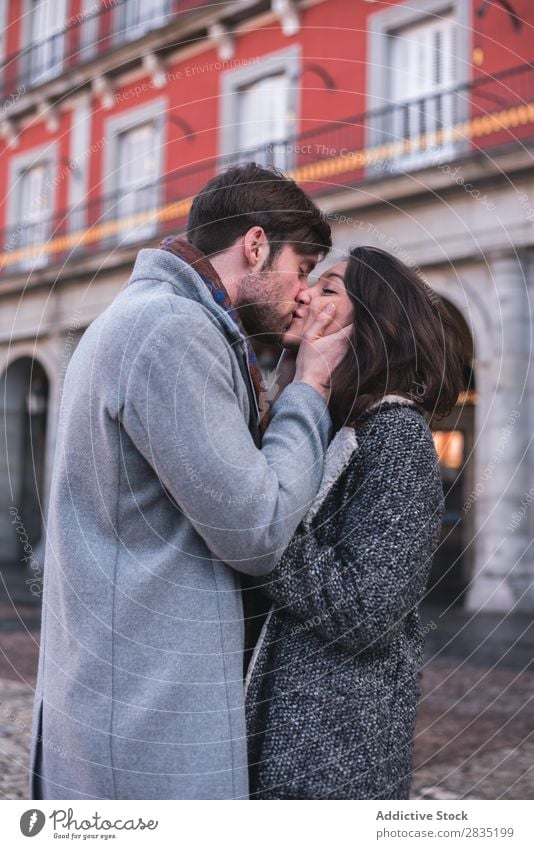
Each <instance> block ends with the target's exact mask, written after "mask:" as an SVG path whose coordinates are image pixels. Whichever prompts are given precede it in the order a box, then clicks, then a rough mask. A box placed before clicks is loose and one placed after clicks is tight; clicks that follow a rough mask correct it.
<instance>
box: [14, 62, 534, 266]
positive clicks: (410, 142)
mask: <svg viewBox="0 0 534 849" xmlns="http://www.w3.org/2000/svg"><path fill="white" fill-rule="evenodd" d="M437 98H446V102H447V103H448V104H449V107H448V111H447V113H446V116H445V112H444V111H443V109H442V111H441V115H442V117H441V118H438V117H437V116H438V115H439V114H440V108H441V107H440V106H439V103H438V102H437V100H436V99H437ZM407 114H409V115H410V116H411V117H410V121H407V120H406V115H407ZM414 116H415V117H414ZM445 117H446V119H445ZM532 140H534V66H532V65H522V66H520V67H518V68H513V69H510V70H508V71H506V72H503V73H502V74H499V75H496V76H492V77H485V78H482V79H480V80H478V81H476V82H473V83H471V84H469V85H464V86H458V87H457V88H454V89H451V90H450V91H447V92H441V93H440V94H439V95H437V94H436V95H431V96H429V97H427V98H425V99H424V100H417V101H410V102H407V103H401V104H392V105H391V106H388V107H387V108H385V109H381V110H378V111H374V112H370V113H364V114H360V115H354V116H351V117H348V118H346V119H345V120H338V121H332V122H330V123H327V124H322V125H321V126H319V127H317V128H315V129H312V130H309V131H307V132H305V133H301V134H300V135H298V136H294V137H292V138H288V139H287V140H285V141H283V142H279V141H278V142H273V143H271V144H266V145H264V146H262V147H261V148H258V149H255V150H246V151H241V152H239V153H236V154H235V155H233V156H231V157H225V158H222V157H214V158H212V159H209V160H207V161H204V162H202V163H200V164H194V165H186V166H183V167H180V168H178V169H175V170H173V171H171V172H170V173H167V174H166V175H165V176H164V177H162V178H161V179H160V180H158V181H152V182H151V183H150V184H147V185H144V186H138V187H137V188H135V190H132V189H130V190H128V189H125V188H124V187H123V188H120V189H117V191H114V192H111V193H108V194H105V195H102V196H100V197H98V198H95V199H93V200H90V201H89V202H87V203H85V204H83V205H78V206H76V207H74V208H72V209H69V210H62V211H58V212H56V213H54V214H53V215H48V216H47V215H45V214H44V212H43V210H42V206H43V204H42V203H41V212H40V213H39V209H38V208H37V209H35V210H31V209H26V210H24V211H21V212H22V213H23V214H22V215H21V218H20V221H19V223H18V224H17V226H16V227H13V228H11V229H10V230H7V231H4V233H3V234H0V239H1V242H0V248H1V249H2V250H3V252H2V253H0V273H1V274H2V276H6V275H7V274H12V273H14V272H15V273H17V272H25V273H28V272H29V271H31V270H36V269H38V268H42V267H43V266H45V265H49V264H50V265H52V264H55V263H59V262H61V263H64V262H65V261H66V260H69V259H70V258H71V257H83V256H84V255H89V254H92V253H94V252H95V251H106V250H114V251H115V250H116V249H117V248H118V247H120V246H131V245H133V244H138V245H142V244H154V240H157V238H158V237H159V236H161V235H164V234H166V233H168V232H170V231H178V230H180V229H182V228H183V226H184V223H185V220H186V217H187V213H188V211H189V207H190V203H191V199H192V197H193V196H194V195H195V194H196V192H197V191H198V190H199V189H200V188H201V187H202V186H203V185H204V184H205V183H206V182H207V180H208V179H210V177H212V176H213V175H214V174H215V173H217V171H219V170H221V169H222V168H225V167H226V166H228V165H229V164H232V163H235V162H238V161H242V160H250V159H254V160H256V161H258V162H260V163H263V164H266V165H271V164H275V165H277V166H278V167H281V168H283V169H284V170H286V171H287V172H288V173H289V174H290V175H291V176H292V177H293V178H294V179H295V180H297V181H298V182H299V183H301V184H302V185H303V186H304V188H305V189H306V191H307V192H308V193H310V194H311V195H315V196H321V195H325V194H326V193H329V192H332V191H336V190H339V189H340V188H346V187H350V186H357V185H358V184H360V183H362V182H364V181H372V180H376V179H383V178H384V176H386V177H389V176H390V175H391V176H392V177H393V178H395V177H398V176H400V175H401V174H402V173H403V172H406V171H413V170H415V169H421V168H429V167H430V168H432V167H434V168H441V166H442V165H443V164H444V163H448V162H451V161H454V159H457V158H458V157H466V156H467V157H468V156H470V155H472V156H479V155H481V154H482V155H486V156H488V155H489V154H490V153H492V152H494V151H495V150H496V149H497V148H507V147H509V146H510V145H512V146H515V147H514V149H516V148H517V149H519V148H521V147H524V146H525V145H526V143H527V142H529V141H532ZM69 176H70V175H69V174H67V176H66V178H67V179H69ZM109 176H110V178H113V177H115V176H116V175H109ZM108 182H109V181H108ZM36 200H37V201H39V200H40V199H36Z"/></svg>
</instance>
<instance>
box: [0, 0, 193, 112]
mask: <svg viewBox="0 0 534 849" xmlns="http://www.w3.org/2000/svg"><path fill="white" fill-rule="evenodd" d="M95 5H96V4H93V5H92V7H91V11H90V13H89V14H84V13H83V12H81V13H79V14H77V15H74V16H72V17H70V18H68V19H67V20H65V21H64V22H63V24H62V25H61V26H58V27H57V31H56V32H50V34H45V35H44V37H43V34H42V33H39V32H37V31H36V30H37V29H38V27H39V20H38V18H37V17H32V15H33V16H35V15H36V11H35V9H34V10H33V11H32V13H31V15H30V17H29V18H28V20H27V30H28V32H27V37H26V41H27V43H26V44H25V45H23V46H22V48H21V50H19V51H17V52H16V53H14V54H12V55H11V56H9V57H8V58H7V59H6V60H5V62H4V64H3V67H2V73H1V76H0V93H1V97H2V98H3V99H4V100H5V99H7V98H9V97H11V96H13V95H15V94H17V93H18V95H20V94H22V93H25V92H26V91H29V90H30V89H32V88H35V87H37V86H40V85H42V84H44V83H46V82H49V81H50V80H52V79H54V78H55V77H59V76H61V75H62V74H65V73H67V72H69V71H73V70H75V69H77V68H79V67H80V66H82V65H84V64H85V63H87V62H90V61H92V60H94V59H97V58H98V57H100V56H105V55H107V54H109V53H110V51H112V50H115V49H117V48H118V47H122V46H123V45H124V44H127V43H129V42H132V41H136V40H137V39H139V38H142V37H143V36H144V35H146V34H147V33H149V32H152V31H154V30H158V29H162V28H164V27H165V26H167V25H168V24H169V23H171V22H172V21H173V20H174V19H175V17H176V16H177V15H178V14H183V13H184V12H187V11H190V10H192V9H195V8H199V7H201V6H202V5H203V4H202V2H200V0H152V2H150V3H149V2H146V0H102V5H101V8H100V9H98V10H97V11H96V12H95V11H94V9H95Z"/></svg>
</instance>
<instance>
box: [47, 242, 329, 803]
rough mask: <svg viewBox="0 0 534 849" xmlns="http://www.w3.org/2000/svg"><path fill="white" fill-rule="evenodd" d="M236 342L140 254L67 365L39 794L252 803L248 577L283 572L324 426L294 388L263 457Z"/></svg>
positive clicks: (303, 391)
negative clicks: (244, 585)
mask: <svg viewBox="0 0 534 849" xmlns="http://www.w3.org/2000/svg"><path fill="white" fill-rule="evenodd" d="M246 357H247V354H246V348H245V345H244V340H243V337H242V336H241V335H240V333H239V331H238V330H237V327H236V325H235V324H234V322H233V321H232V319H231V317H230V316H229V315H228V314H227V313H226V312H224V311H223V310H222V309H221V308H220V307H219V306H218V305H217V304H216V303H215V301H214V300H213V298H212V296H211V294H210V292H209V290H208V289H207V287H206V285H205V284H204V283H203V281H202V280H201V278H200V277H199V276H198V275H197V273H196V272H195V271H194V270H193V269H192V268H191V267H190V266H189V265H187V264H186V263H185V262H183V261H182V260H180V259H179V258H177V257H175V256H173V255H172V254H170V253H169V252H166V251H163V250H142V251H141V252H140V253H139V255H138V258H137V261H136V263H135V267H134V270H133V274H132V276H131V279H130V281H129V284H128V286H127V287H126V288H125V289H124V290H123V291H122V292H121V293H120V294H119V295H118V296H117V297H116V298H115V300H114V301H113V303H112V304H111V305H110V307H109V308H108V309H107V310H106V311H105V312H104V313H103V314H102V315H101V316H100V317H99V318H98V319H97V320H96V321H95V322H94V323H93V324H92V325H91V326H90V327H89V329H88V330H87V331H86V333H85V334H84V336H83V338H82V339H81V341H80V343H79V345H78V347H77V349H76V351H75V353H74V355H73V357H72V360H71V362H70V364H69V367H68V370H67V374H66V379H65V385H64V392H63V400H62V407H61V412H60V421H59V429H58V439H57V446H56V456H55V465H54V473H53V480H52V486H51V494H50V502H49V512H48V527H47V548H46V559H45V589H44V603H43V622H42V636H41V651H40V660H39V674H38V683H37V688H36V698H35V709H34V724H33V734H32V760H31V764H32V770H35V772H34V774H33V781H32V794H33V798H44V799H86V798H101V799H235V798H246V797H247V795H248V778H247V757H246V733H245V720H244V691H243V677H242V669H243V611H242V598H241V592H240V579H239V573H240V572H241V573H244V574H248V575H252V576H258V575H265V574H267V573H269V572H270V570H272V569H273V567H274V566H275V565H276V563H277V561H278V559H279V557H280V556H281V553H282V551H283V549H284V548H285V547H286V546H287V544H288V543H289V541H290V539H291V537H292V535H293V533H294V531H295V529H296V527H297V525H298V524H299V522H300V520H301V518H302V517H303V515H304V514H305V512H306V510H307V508H308V507H309V504H310V502H311V500H312V499H313V497H314V496H315V494H316V492H317V489H318V487H319V484H320V481H321V476H322V470H323V455H324V451H325V449H326V446H327V443H328V438H329V434H330V429H331V421H330V417H329V414H328V411H327V407H326V404H325V402H324V401H323V399H322V398H321V397H320V396H319V395H318V394H317V393H316V392H315V391H314V390H313V389H312V388H311V387H309V386H307V385H305V384H303V383H295V384H292V385H290V386H289V387H288V388H287V389H286V390H285V391H284V392H283V393H282V395H281V396H280V398H279V399H278V401H277V402H276V404H275V405H274V407H273V410H272V417H271V424H270V427H269V429H268V431H267V433H266V435H265V438H264V442H263V447H262V449H261V450H259V449H258V448H257V447H256V446H255V444H254V441H253V439H252V437H251V435H250V432H249V429H248V423H249V414H250V404H251V392H250V386H249V383H248V381H249V376H248V372H247V368H246Z"/></svg>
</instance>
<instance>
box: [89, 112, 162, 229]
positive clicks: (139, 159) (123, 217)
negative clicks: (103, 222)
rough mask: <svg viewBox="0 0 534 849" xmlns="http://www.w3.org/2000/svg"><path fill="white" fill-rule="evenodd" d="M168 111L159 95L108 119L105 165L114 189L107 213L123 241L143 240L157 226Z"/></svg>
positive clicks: (107, 217)
mask: <svg viewBox="0 0 534 849" xmlns="http://www.w3.org/2000/svg"><path fill="white" fill-rule="evenodd" d="M166 111H167V102H166V100H165V99H164V98H160V99H158V100H157V101H153V102H152V103H150V104H149V105H148V106H141V107H139V108H138V109H133V110H131V111H130V112H127V113H123V114H121V115H118V116H116V117H115V118H111V119H110V120H109V121H108V125H107V129H106V149H105V166H104V167H105V173H106V175H107V180H108V184H109V186H110V188H111V192H112V193H111V195H109V196H108V202H107V209H106V210H105V215H106V219H107V220H115V221H117V222H118V225H119V226H118V229H117V230H116V231H115V230H114V232H116V233H117V240H118V241H119V242H120V243H123V244H124V243H131V242H142V241H144V240H146V239H150V238H152V236H153V235H154V234H155V232H156V230H157V220H156V212H157V210H158V207H159V203H160V199H161V191H160V189H161V186H160V180H161V161H162V155H161V152H162V145H163V121H164V116H165V114H166Z"/></svg>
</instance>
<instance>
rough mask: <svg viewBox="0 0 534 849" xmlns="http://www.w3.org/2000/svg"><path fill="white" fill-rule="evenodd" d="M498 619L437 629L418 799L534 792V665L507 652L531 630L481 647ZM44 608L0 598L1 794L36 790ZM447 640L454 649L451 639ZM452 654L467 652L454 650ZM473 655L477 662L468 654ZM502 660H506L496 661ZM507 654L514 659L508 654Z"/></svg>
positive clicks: (425, 699)
mask: <svg viewBox="0 0 534 849" xmlns="http://www.w3.org/2000/svg"><path fill="white" fill-rule="evenodd" d="M490 624H491V623H490V622H487V623H485V624H484V623H482V624H481V622H480V619H477V621H476V623H475V626H474V628H473V629H472V630H471V636H470V632H469V631H467V632H463V638H462V644H461V648H460V647H459V645H457V646H456V648H454V647H452V648H451V647H450V644H449V641H448V639H445V638H446V637H447V633H446V632H447V627H449V628H452V630H453V631H454V633H455V634H458V629H459V628H463V625H462V624H461V623H460V624H458V623H457V627H456V625H455V624H454V622H453V623H452V625H451V624H450V621H449V622H448V625H447V626H446V627H445V626H444V627H443V628H441V629H440V639H439V640H438V639H437V637H436V635H434V634H433V635H432V639H430V640H429V645H428V647H427V656H428V661H427V664H426V666H425V669H424V672H423V680H422V698H421V703H420V708H419V715H418V723H417V730H416V741H415V763H414V766H415V769H414V776H413V783H412V798H414V799H532V798H534V704H533V700H534V670H532V669H531V666H530V665H529V664H525V659H527V660H528V658H529V657H532V656H533V653H532V651H531V649H532V646H531V645H529V646H527V647H525V641H524V640H523V642H522V643H521V644H518V645H520V648H518V649H517V650H516V651H515V652H510V651H508V650H507V649H506V650H504V649H503V646H504V645H505V644H506V645H508V644H513V642H514V639H513V638H514V636H515V633H516V632H518V633H520V632H521V633H522V631H521V628H522V624H523V623H522V621H519V622H517V623H515V624H513V625H509V626H507V627H508V628H509V630H510V629H511V633H510V634H508V633H507V634H503V632H502V629H501V630H500V632H499V636H498V638H497V640H496V642H494V648H497V647H498V651H496V653H494V654H493V663H490V660H491V654H492V653H491V648H490V647H488V646H486V648H485V649H484V653H483V654H482V655H481V654H480V653H479V654H478V655H476V654H475V653H473V652H472V651H471V643H473V641H474V643H473V644H474V645H475V646H478V645H479V643H480V639H481V634H487V633H489V632H490V631H491V628H490ZM38 633H39V632H38V613H37V612H36V609H35V608H32V607H29V606H28V607H19V608H17V613H16V614H15V613H14V612H13V610H12V609H11V608H9V607H8V606H7V605H5V606H4V605H0V798H4V799H26V798H27V763H28V748H29V734H30V727H31V707H32V699H33V686H34V684H35V672H36V665H37V651H38ZM444 645H447V646H448V648H447V651H445V652H444V651H443V646H444ZM447 653H448V654H451V653H452V654H453V655H454V654H455V653H457V654H458V657H454V656H453V657H450V656H447ZM465 657H469V658H470V660H469V662H466V661H465V660H464V659H463V658H465ZM496 661H497V662H496ZM504 661H505V662H504Z"/></svg>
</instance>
